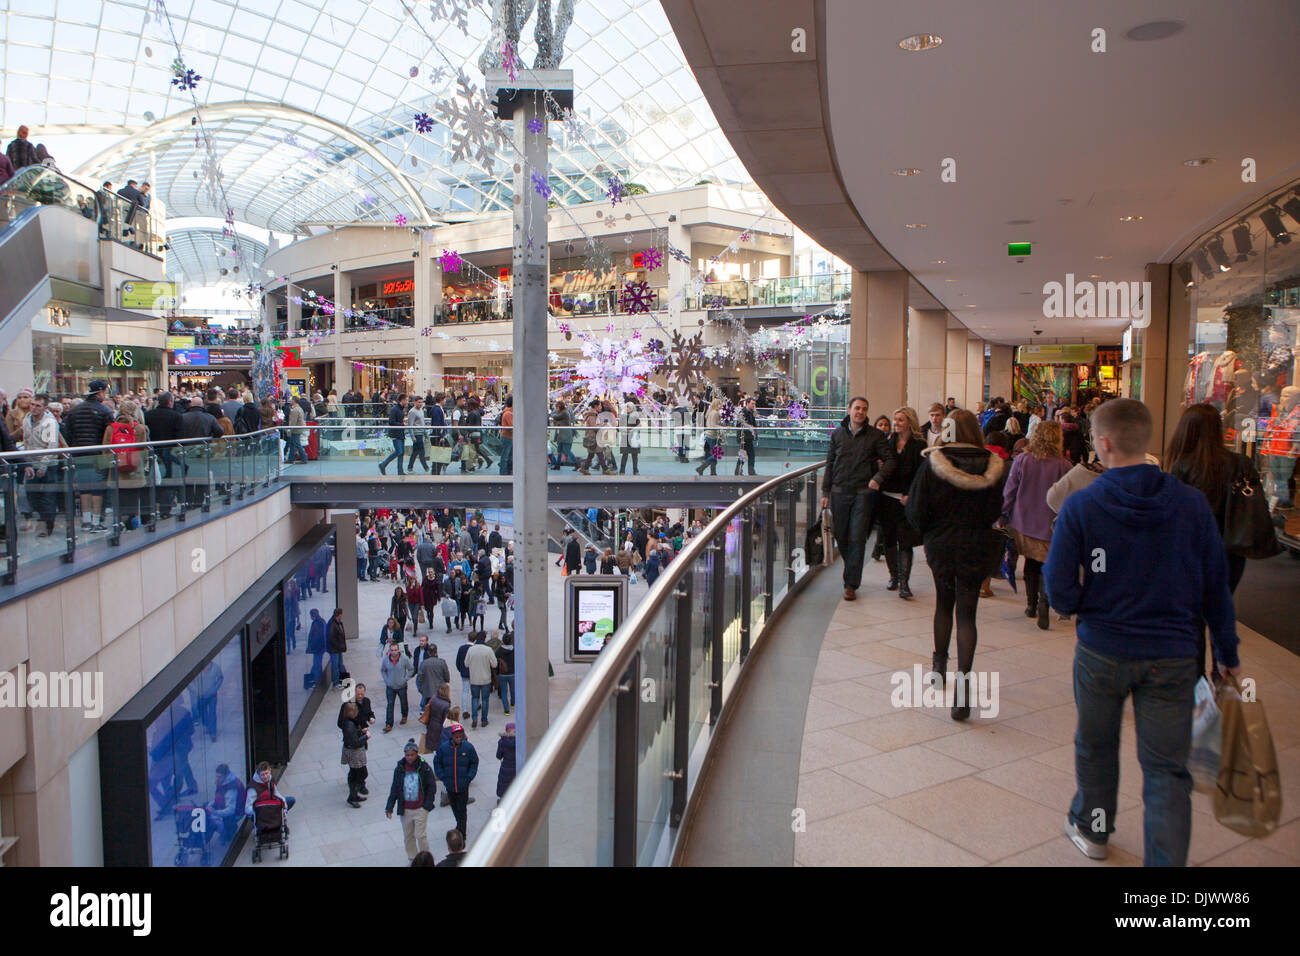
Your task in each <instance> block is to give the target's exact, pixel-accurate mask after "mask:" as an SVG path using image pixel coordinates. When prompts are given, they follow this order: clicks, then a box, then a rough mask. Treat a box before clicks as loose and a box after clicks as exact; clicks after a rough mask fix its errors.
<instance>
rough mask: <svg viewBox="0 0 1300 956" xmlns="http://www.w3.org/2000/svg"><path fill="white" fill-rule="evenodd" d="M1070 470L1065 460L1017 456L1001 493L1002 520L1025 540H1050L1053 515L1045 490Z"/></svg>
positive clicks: (1025, 455) (1026, 455) (1027, 455)
mask: <svg viewBox="0 0 1300 956" xmlns="http://www.w3.org/2000/svg"><path fill="white" fill-rule="evenodd" d="M1069 470H1070V463H1069V462H1068V461H1067V460H1066V459H1064V458H1035V457H1034V456H1033V455H1030V454H1024V455H1020V456H1018V457H1017V458H1016V460H1015V461H1013V462H1012V463H1011V470H1010V472H1009V473H1008V475H1007V481H1006V485H1005V486H1004V488H1003V490H1002V520H1003V521H1004V522H1005V523H1006V524H1007V525H1009V526H1010V527H1011V528H1013V529H1014V530H1016V531H1018V532H1020V533H1021V534H1022V535H1024V536H1025V537H1027V538H1037V539H1038V540H1039V541H1051V540H1052V521H1053V519H1054V518H1055V517H1056V515H1055V513H1054V512H1053V511H1052V509H1051V508H1049V507H1048V506H1047V491H1048V489H1049V488H1051V487H1052V485H1054V484H1056V483H1057V482H1058V481H1060V480H1061V479H1062V478H1064V477H1065V475H1066V473H1067V472H1069ZM1035 560H1038V559H1037V558H1036V557H1035Z"/></svg>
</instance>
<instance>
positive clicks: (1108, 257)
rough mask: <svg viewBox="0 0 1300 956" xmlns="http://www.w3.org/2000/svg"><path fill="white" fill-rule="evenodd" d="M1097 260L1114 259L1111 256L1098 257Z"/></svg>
mask: <svg viewBox="0 0 1300 956" xmlns="http://www.w3.org/2000/svg"><path fill="white" fill-rule="evenodd" d="M1096 258H1098V259H1110V258H1112V257H1111V256H1097V257H1096Z"/></svg>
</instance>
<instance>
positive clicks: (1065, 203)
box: [1056, 199, 1074, 206]
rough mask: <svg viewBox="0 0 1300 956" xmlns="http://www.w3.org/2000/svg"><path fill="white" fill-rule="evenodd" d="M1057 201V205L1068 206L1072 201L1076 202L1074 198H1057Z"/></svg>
mask: <svg viewBox="0 0 1300 956" xmlns="http://www.w3.org/2000/svg"><path fill="white" fill-rule="evenodd" d="M1056 202H1057V205H1060V206H1068V205H1070V203H1072V202H1074V200H1073V199H1058V200H1056Z"/></svg>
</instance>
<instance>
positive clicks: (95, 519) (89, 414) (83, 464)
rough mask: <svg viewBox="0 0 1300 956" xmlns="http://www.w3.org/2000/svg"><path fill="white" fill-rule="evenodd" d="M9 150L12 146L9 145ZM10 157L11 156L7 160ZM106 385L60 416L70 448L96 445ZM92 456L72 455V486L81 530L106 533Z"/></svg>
mask: <svg viewBox="0 0 1300 956" xmlns="http://www.w3.org/2000/svg"><path fill="white" fill-rule="evenodd" d="M10 145H11V147H12V144H10ZM11 158H12V157H11ZM107 391H108V382H105V381H104V380H103V379H95V380H94V381H93V382H91V383H90V386H89V388H88V390H87V391H86V399H85V401H83V402H82V403H81V404H79V405H77V407H76V408H74V409H72V411H70V412H68V413H67V414H66V415H64V416H63V431H64V437H65V438H66V439H67V442H68V446H69V447H71V448H74V449H75V448H81V447H88V446H93V445H99V444H101V443H102V441H103V438H104V431H105V429H107V428H108V426H109V425H111V424H112V422H113V417H114V414H113V412H112V411H111V410H109V408H108V407H107V406H106V405H105V404H104V396H105V394H106V393H107ZM98 458H99V456H98V455H97V454H95V453H83V454H79V455H77V454H75V453H74V458H73V463H74V467H75V468H76V487H77V491H78V492H79V494H80V496H81V530H82V531H83V532H90V531H95V532H99V531H107V530H108V528H105V527H104V487H105V481H106V477H105V474H104V472H103V471H101V470H100V468H99V467H98V464H99V463H98Z"/></svg>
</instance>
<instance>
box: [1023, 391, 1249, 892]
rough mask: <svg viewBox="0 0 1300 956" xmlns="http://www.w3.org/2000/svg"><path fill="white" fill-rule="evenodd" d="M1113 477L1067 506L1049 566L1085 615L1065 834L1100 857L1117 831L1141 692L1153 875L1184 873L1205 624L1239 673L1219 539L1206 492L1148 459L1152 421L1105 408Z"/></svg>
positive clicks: (1069, 605) (1055, 588)
mask: <svg viewBox="0 0 1300 956" xmlns="http://www.w3.org/2000/svg"><path fill="white" fill-rule="evenodd" d="M1092 434H1093V445H1094V447H1095V449H1096V452H1097V456H1098V457H1099V458H1100V459H1101V462H1102V464H1103V465H1104V466H1105V467H1106V471H1104V472H1102V473H1101V475H1099V476H1098V477H1097V479H1096V480H1095V481H1093V482H1092V484H1090V485H1088V486H1087V487H1086V488H1083V489H1081V490H1079V491H1076V492H1075V493H1074V494H1072V495H1070V497H1069V498H1068V499H1066V501H1065V504H1064V505H1062V507H1061V514H1060V516H1059V517H1058V518H1057V521H1056V528H1055V530H1054V532H1053V535H1052V549H1051V551H1050V552H1049V554H1048V559H1047V563H1046V565H1044V567H1043V576H1044V579H1045V583H1046V587H1047V594H1048V597H1049V599H1050V600H1051V603H1052V606H1053V607H1055V608H1056V609H1057V610H1058V611H1059V612H1060V613H1062V614H1077V615H1078V616H1079V625H1078V638H1079V643H1078V646H1077V647H1076V649H1075V656H1074V699H1075V703H1076V706H1077V707H1078V711H1079V725H1078V730H1077V732H1076V733H1075V737H1074V749H1075V775H1076V777H1077V780H1078V789H1077V791H1076V792H1075V796H1074V801H1073V803H1072V804H1071V805H1070V812H1069V816H1068V817H1067V818H1066V824H1065V832H1066V835H1067V836H1068V837H1069V838H1070V840H1071V842H1073V843H1074V844H1075V846H1076V847H1078V848H1079V850H1080V851H1081V852H1082V853H1084V854H1085V855H1086V856H1088V857H1089V858H1091V859H1094V860H1102V859H1105V858H1106V844H1107V840H1108V838H1109V836H1110V834H1111V833H1113V832H1114V831H1115V803H1116V794H1117V790H1118V787H1119V733H1120V720H1121V718H1122V716H1123V712H1124V701H1125V699H1126V698H1127V697H1128V696H1129V694H1132V695H1133V711H1134V715H1135V718H1136V726H1137V738H1138V741H1137V742H1138V759H1139V761H1140V762H1141V764H1142V775H1143V781H1144V782H1143V805H1144V809H1145V813H1144V817H1143V828H1144V856H1145V863H1146V865H1147V866H1184V865H1186V862H1187V845H1188V842H1189V841H1190V840H1191V832H1192V802H1191V794H1192V777H1191V774H1190V773H1189V772H1188V770H1187V753H1188V749H1189V747H1190V745H1191V734H1192V700H1193V691H1194V688H1195V685H1196V677H1197V673H1196V658H1197V648H1198V644H1199V640H1200V638H1199V626H1200V623H1201V621H1202V620H1204V621H1206V622H1208V624H1209V626H1210V631H1211V633H1212V635H1213V640H1214V650H1215V657H1216V658H1217V659H1218V660H1219V662H1220V663H1221V665H1222V666H1223V668H1224V669H1225V670H1227V671H1228V673H1229V674H1233V675H1234V676H1239V675H1240V672H1241V670H1240V666H1239V661H1238V659H1237V633H1236V616H1235V614H1234V612H1233V607H1232V595H1231V593H1230V592H1229V591H1228V565H1227V556H1226V553H1225V552H1224V548H1223V539H1222V537H1221V536H1220V534H1219V529H1218V526H1217V525H1216V524H1215V520H1214V515H1213V513H1212V512H1211V511H1210V506H1209V503H1208V502H1207V501H1206V500H1205V496H1204V495H1203V494H1201V492H1199V491H1198V490H1196V489H1195V488H1193V487H1191V486H1189V485H1185V484H1183V483H1182V482H1181V481H1179V480H1178V479H1177V478H1174V477H1173V476H1172V475H1169V474H1166V473H1165V472H1162V471H1161V470H1160V469H1159V468H1157V467H1156V466H1155V465H1150V464H1147V463H1146V457H1145V452H1146V447H1147V444H1148V442H1149V441H1150V439H1151V413H1150V412H1149V411H1148V410H1147V408H1146V406H1145V405H1143V404H1142V403H1141V402H1138V401H1135V400H1133V399H1128V398H1123V399H1115V400H1114V401H1110V402H1106V403H1105V404H1103V405H1101V406H1100V407H1099V408H1098V409H1097V411H1096V412H1095V413H1094V414H1093V419H1092Z"/></svg>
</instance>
